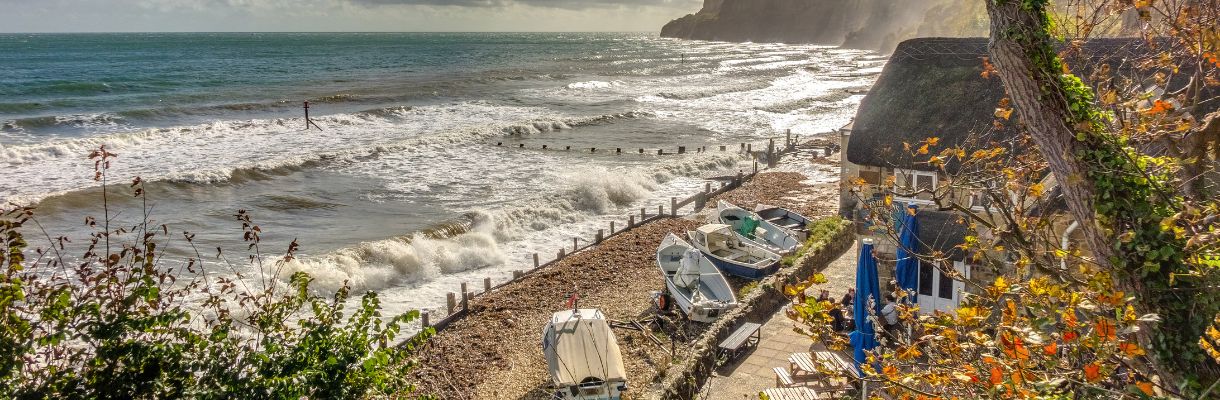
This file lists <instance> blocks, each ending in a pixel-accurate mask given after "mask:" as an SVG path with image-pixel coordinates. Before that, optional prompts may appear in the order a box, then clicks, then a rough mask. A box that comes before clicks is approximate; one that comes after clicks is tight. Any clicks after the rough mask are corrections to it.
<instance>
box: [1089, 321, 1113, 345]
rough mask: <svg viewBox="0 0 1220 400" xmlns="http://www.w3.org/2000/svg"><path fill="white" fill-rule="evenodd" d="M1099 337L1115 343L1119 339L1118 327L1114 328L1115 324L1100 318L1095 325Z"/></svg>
mask: <svg viewBox="0 0 1220 400" xmlns="http://www.w3.org/2000/svg"><path fill="white" fill-rule="evenodd" d="M1093 328H1094V330H1095V333H1096V334H1097V337H1098V338H1099V339H1102V340H1106V341H1114V340H1117V339H1118V327H1116V326H1114V323H1113V322H1110V320H1108V319H1105V318H1100V319H1098V320H1097V323H1096V324H1094V325H1093Z"/></svg>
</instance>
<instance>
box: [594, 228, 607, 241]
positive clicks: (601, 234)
mask: <svg viewBox="0 0 1220 400" xmlns="http://www.w3.org/2000/svg"><path fill="white" fill-rule="evenodd" d="M605 234H606V233H605V231H602V230H601V229H598V230H597V238H596V240H595V241H594V243H601V242H602V236H603V235H605Z"/></svg>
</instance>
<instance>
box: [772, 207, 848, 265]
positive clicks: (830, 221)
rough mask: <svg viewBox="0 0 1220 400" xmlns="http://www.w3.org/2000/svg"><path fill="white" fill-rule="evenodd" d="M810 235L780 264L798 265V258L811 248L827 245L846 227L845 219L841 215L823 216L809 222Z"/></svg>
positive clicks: (781, 260) (780, 261)
mask: <svg viewBox="0 0 1220 400" xmlns="http://www.w3.org/2000/svg"><path fill="white" fill-rule="evenodd" d="M807 228H808V229H809V236H808V237H807V238H806V239H805V242H804V243H801V245H800V246H798V247H797V248H796V251H794V252H792V254H789V255H786V256H784V257H783V258H781V259H780V260H779V263H780V265H783V266H785V267H791V266H793V265H796V260H799V259H800V258H801V257H804V256H805V254H808V253H809V251H810V250H817V249H820V248H822V247H823V246H826V244H827V243H830V241H831V240H834V238H835V236H836V235H838V234H839V232H842V231H843V229H845V225H844V220H843V218H841V217H839V216H832V217H827V218H822V219H819V220H817V221H813V222H810V223H809V226H808V227H807Z"/></svg>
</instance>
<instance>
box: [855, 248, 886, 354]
mask: <svg viewBox="0 0 1220 400" xmlns="http://www.w3.org/2000/svg"><path fill="white" fill-rule="evenodd" d="M870 301H871V303H872V305H873V309H872V311H871V313H870V310H869V309H868V306H869V303H870ZM854 302H855V304H852V307H853V311H854V312H855V315H854V317H855V322H856V330H855V331H853V332H852V333H851V336H850V339H851V347H852V348H853V349H855V351H854V353H853V355H854V356H855V359H856V367H857V368H859V365H860V364H862V363H864V361H865V355H864V352H865V351H868V350H872V349H873V348H874V347H877V337H876V332H877V330H876V328H875V327H874V326H873V321H872V320H871V319H869V314H872V315H881V287H880V285H879V284H878V283H877V259H876V258H873V240H872V239H864V240H863V243H862V244H861V245H860V257H859V259H858V261H857V264H856V298H855V300H854Z"/></svg>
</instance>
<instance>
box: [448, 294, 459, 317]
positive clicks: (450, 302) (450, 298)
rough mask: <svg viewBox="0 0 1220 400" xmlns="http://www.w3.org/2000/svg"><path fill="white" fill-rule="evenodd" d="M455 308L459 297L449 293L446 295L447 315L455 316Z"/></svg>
mask: <svg viewBox="0 0 1220 400" xmlns="http://www.w3.org/2000/svg"><path fill="white" fill-rule="evenodd" d="M454 307H457V295H454V294H453V292H449V293H448V294H446V295H445V309H446V310H447V311H448V312H447V313H445V315H453V308H454Z"/></svg>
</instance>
